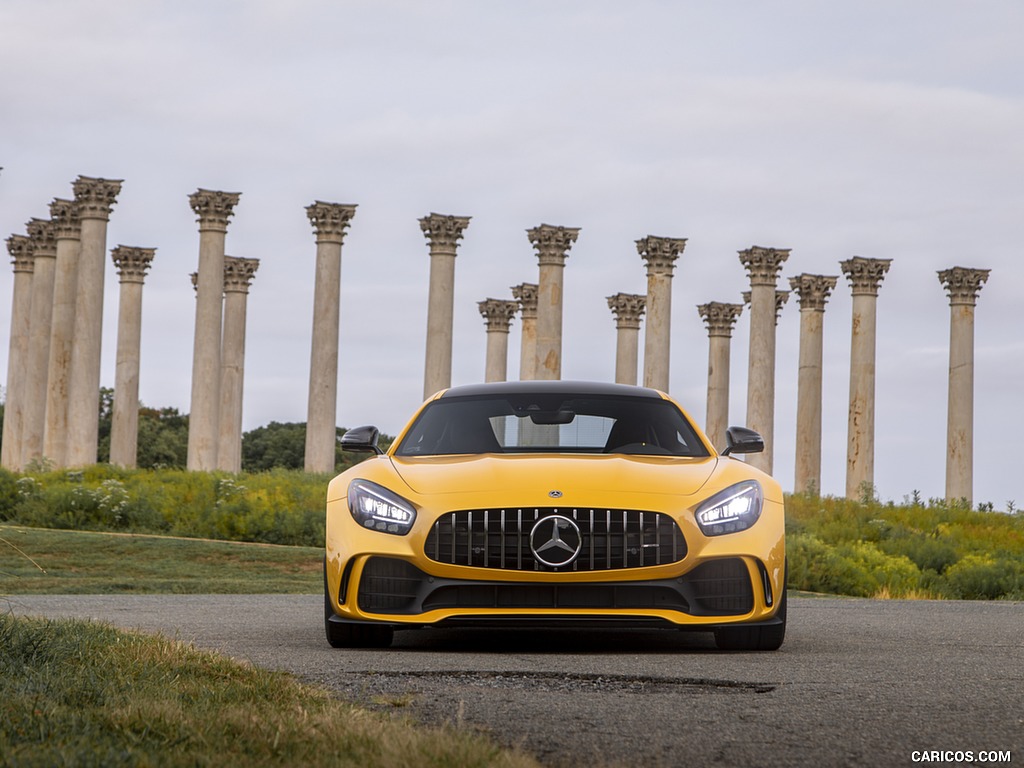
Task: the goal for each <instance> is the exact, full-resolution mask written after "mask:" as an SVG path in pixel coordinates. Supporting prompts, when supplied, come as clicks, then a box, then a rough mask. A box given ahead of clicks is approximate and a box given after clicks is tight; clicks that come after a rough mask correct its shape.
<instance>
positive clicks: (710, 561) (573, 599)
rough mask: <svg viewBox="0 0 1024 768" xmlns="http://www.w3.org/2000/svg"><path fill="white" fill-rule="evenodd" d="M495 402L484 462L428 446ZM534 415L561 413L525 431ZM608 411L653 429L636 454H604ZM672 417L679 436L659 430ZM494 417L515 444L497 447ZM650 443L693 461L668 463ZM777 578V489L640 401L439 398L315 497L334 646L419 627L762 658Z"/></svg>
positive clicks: (781, 543) (504, 393)
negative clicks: (560, 631) (529, 630)
mask: <svg viewBox="0 0 1024 768" xmlns="http://www.w3.org/2000/svg"><path fill="white" fill-rule="evenodd" d="M503 397H507V398H508V401H509V402H510V403H512V405H510V406H509V408H510V409H512V410H514V411H515V415H509V416H504V417H494V416H492V417H490V428H491V429H492V430H493V431H494V432H497V433H498V434H497V437H498V441H497V442H498V443H499V444H502V445H501V447H499V448H498V449H495V448H494V444H492V440H491V437H490V436H489V435H484V438H485V440H486V443H485V447H484V448H482V449H474V448H472V447H467V446H469V444H468V443H465V442H463V443H462V447H461V448H460V447H459V445H458V444H456V445H455V446H454V447H452V448H450V449H445V448H442V447H433V448H432V447H430V446H431V445H436V446H440V445H441V443H442V442H443V435H442V432H444V431H445V430H451V425H450V424H448V423H447V422H446V421H445V418H447V419H449V420H450V419H452V418H456V420H459V419H462V418H463V417H464V416H465V417H466V418H467V419H468V418H469V416H472V414H473V413H474V412H475V411H474V409H476V411H479V412H481V413H484V415H486V414H488V413H491V411H485V410H483V409H485V408H492V410H493V406H491V405H490V403H491V402H492V401H493V402H501V399H502V398H503ZM488 398H490V399H488ZM573 398H575V399H573ZM535 401H536V402H541V403H542V404H543V403H547V404H550V403H556V404H557V405H555V406H551V409H550V410H549V411H543V414H544V415H543V416H541V422H540V423H539V425H535V426H531V425H532V424H534V422H533V421H530V419H534V418H538V416H537V414H538V413H540V412H541V411H540V409H539V408H538V407H537V406H536V405H535V404H534V403H535ZM592 403H597V404H598V405H597V406H592V405H591V404H592ZM442 404H443V408H441V409H440V410H435V411H432V412H430V413H427V414H426V415H425V412H426V411H427V410H428V409H431V408H436V407H438V406H439V405H442ZM623 404H626V406H623ZM623 407H626V410H622V408H623ZM595 408H596V411H600V413H598V414H597V415H593V414H590V410H594V409H595ZM666 408H668V409H674V411H673V410H666ZM631 409H632V410H631ZM638 409H639V410H638ZM606 410H607V412H608V413H613V414H619V415H620V418H619V420H618V422H622V421H624V420H627V419H633V418H634V416H633V415H632V414H634V413H640V414H641V416H636V417H635V419H636V420H638V421H643V420H645V419H647V418H648V416H647V415H646V414H653V415H652V416H651V417H650V418H651V420H652V422H653V426H652V425H648V435H647V437H648V438H649V441H644V440H638V441H637V442H633V443H629V444H627V445H626V446H625V447H622V448H621V450H620V449H619V448H617V447H616V446H615V445H612V443H613V442H615V439H616V438H615V437H614V435H615V430H616V423H618V422H617V421H616V419H614V418H611V417H608V416H606V415H605V411H606ZM576 411H579V414H577V413H576ZM596 411H595V412H596ZM674 412H677V413H678V418H680V419H682V420H684V421H685V424H686V425H688V426H689V427H690V428H692V432H687V431H686V428H685V426H673V427H671V428H666V427H664V424H665V423H667V421H672V423H673V424H675V423H676V422H675V421H674V420H675V419H676V418H677V417H676V416H675V415H674ZM438 413H444V414H449V415H448V416H446V417H445V418H442V417H441V416H437V415H436V414H438ZM622 414H626V415H622ZM664 415H667V416H668V417H669V418H668V419H665V418H663V416H664ZM501 418H504V419H506V420H511V422H514V423H515V424H519V425H520V426H518V427H516V428H515V429H518V435H513V436H512V437H511V438H508V437H507V436H506V435H505V434H504V432H503V430H504V429H505V427H504V426H502V425H503V424H505V422H504V421H501ZM431 419H432V420H433V421H432V422H431ZM499 421H500V424H499ZM428 422H429V423H433V424H434V426H432V427H431V426H430V425H429V423H428ZM528 422H529V423H528ZM496 424H498V426H495V425H496ZM573 424H576V427H574V426H573ZM608 425H611V426H610V427H609V426H608ZM622 426H624V425H623V424H621V423H620V424H619V427H622ZM362 429H364V430H367V431H366V432H365V434H366V435H369V436H372V437H370V438H361V437H360V433H359V432H357V431H356V430H353V431H352V434H351V435H349V437H350V440H348V441H347V442H349V444H350V445H351V446H352V447H355V448H356V449H362V450H369V449H372V448H373V447H374V444H375V442H376V430H374V429H373V428H362ZM574 429H575V430H576V431H577V432H579V433H581V434H582V433H585V432H586V431H587V430H588V429H591V431H592V432H593V434H592V435H589V436H588V435H583V437H581V438H580V437H578V436H577V437H574V438H573V439H576V440H579V441H582V443H583V444H584V445H583V447H582V448H580V447H579V446H577V445H575V444H574V445H573V447H572V448H571V449H563V447H560V445H559V439H560V438H559V437H557V435H558V434H562V435H566V434H569V433H570V432H572V431H573V430H574ZM431 430H433V431H431ZM529 430H533V431H534V432H535V433H538V434H541V437H540V438H539V439H538V438H537V437H536V435H534V437H533V438H529V439H528V438H527V437H526V435H527V432H528V431H529ZM545 430H547V432H546V433H545V432H544V431H545ZM559 430H561V431H560V432H559ZM656 433H661V434H662V437H661V441H662V442H666V441H673V447H672V450H674V451H676V452H677V453H679V452H684V453H690V454H697V455H666V454H664V453H663V452H662V451H663V449H662V448H660V447H658V445H656V443H657V442H658V441H659V437H658V435H657V434H656ZM747 433H748V434H749V435H753V433H749V431H747ZM424 434H425V435H426V437H424V436H423V435H424ZM543 434H547V437H543ZM622 434H625V432H624V431H623V432H622ZM666 434H667V435H669V436H668V437H667V438H666V437H665V436H664V435H666ZM606 435H607V436H606ZM553 436H554V437H553ZM753 437H755V438H756V437H757V436H756V435H753ZM360 440H363V442H362V443H360ZM367 440H369V441H367ZM463 440H465V438H463ZM516 440H519V441H520V442H524V443H529V442H530V441H531V440H532V441H533V442H537V443H539V446H538V447H534V448H531V447H530V446H529V445H526V446H523V445H519V446H512V445H511V442H514V441H516ZM588 440H589V442H587V441H588ZM602 441H604V442H606V443H607V444H606V445H605V444H604V443H602ZM345 442H346V440H344V439H343V444H344V443H345ZM755 442H759V438H757V440H756V441H755ZM506 443H507V444H508V445H505V444H506ZM677 443H678V444H677ZM683 444H685V447H680V445H683ZM737 448H739V446H737ZM381 489H383V490H381ZM737 489H738V490H737ZM731 494H732V495H731ZM736 494H738V495H739V496H736ZM758 496H759V497H760V498H759V499H758V498H757V497H758ZM734 497H736V498H739V497H742V498H739V501H735V500H731V499H734ZM709 500H712V502H711V503H713V504H714V505H717V506H711V507H709ZM719 500H723V501H719ZM754 501H757V503H758V504H759V508H758V509H757V510H756V515H754V511H753V510H752V507H750V505H751V504H752V503H753V502H754ZM730 505H732V506H730ZM737 505H739V506H740V507H742V506H743V505H747V506H748V509H747V510H746V511H744V512H742V513H736V514H742V515H746V517H743V518H742V520H740V522H735V521H734V520H733V518H730V517H729V515H731V514H733V511H734V510H735V509H739V507H737ZM731 510H733V511H731ZM698 512H700V513H701V518H700V519H701V522H698V518H697V513H698ZM410 516H411V517H412V520H411V521H410V520H409V519H408V518H409V517H410ZM357 517H358V519H357ZM736 519H737V520H739V519H740V518H736ZM751 519H752V520H753V522H750V521H751ZM709 526H710V527H709ZM714 526H718V527H717V528H716V527H714ZM743 526H747V527H745V528H743ZM785 571H786V557H785V519H784V505H783V495H782V491H781V488H780V487H779V484H778V483H777V482H775V481H774V480H773V479H772V478H771V477H770V476H768V475H766V474H764V473H763V472H760V471H758V470H757V469H754V468H753V467H751V466H749V465H748V464H746V463H745V462H743V461H740V460H738V459H736V458H734V457H733V456H731V455H729V456H725V455H721V454H719V453H718V452H717V451H716V450H715V447H714V446H712V445H711V443H710V442H709V441H708V438H707V437H706V436H705V435H704V434H703V432H702V431H701V430H699V429H698V428H697V427H695V426H693V420H692V419H690V418H689V416H688V415H687V414H686V412H685V411H684V410H683V409H682V407H680V406H679V405H678V404H677V403H675V402H674V401H673V400H671V398H669V397H668V396H667V395H665V394H664V393H661V392H656V391H654V390H650V389H644V388H640V387H625V386H620V385H608V384H591V383H574V382H516V383H503V384H488V385H474V386H469V387H459V388H455V389H451V390H446V391H444V392H441V393H438V394H437V395H435V396H434V397H433V398H431V399H430V400H428V401H427V402H426V403H425V404H424V405H423V406H422V407H421V408H420V410H419V411H418V412H417V413H416V414H415V415H414V416H413V418H412V420H411V421H410V423H409V425H407V426H406V428H405V429H404V430H403V431H402V433H401V434H400V435H399V436H398V437H397V438H396V439H395V441H394V442H393V444H392V445H391V447H390V448H389V449H388V451H387V452H386V453H383V454H379V455H374V456H372V457H371V458H369V459H367V460H366V461H363V462H362V463H360V464H358V465H356V466H355V467H353V468H351V469H349V470H348V471H346V472H344V473H342V474H340V475H338V476H337V477H336V478H334V479H333V480H332V481H331V483H330V486H329V489H328V494H327V530H326V557H325V567H324V589H325V627H326V632H327V637H328V640H329V641H330V642H331V644H332V645H335V646H351V645H387V644H389V643H390V641H391V637H392V633H393V631H394V630H395V629H402V628H413V627H422V626H461V625H495V624H498V625H501V624H506V625H518V624H539V625H566V624H570V625H572V624H576V625H580V626H584V625H588V626H589V625H592V624H601V625H603V624H608V625H613V626H622V625H625V626H643V627H647V626H659V627H666V628H677V629H696V630H712V631H715V637H716V640H717V642H718V645H719V646H720V647H722V648H730V649H741V650H774V649H775V648H777V647H778V646H779V645H781V643H782V639H783V637H784V633H785Z"/></svg>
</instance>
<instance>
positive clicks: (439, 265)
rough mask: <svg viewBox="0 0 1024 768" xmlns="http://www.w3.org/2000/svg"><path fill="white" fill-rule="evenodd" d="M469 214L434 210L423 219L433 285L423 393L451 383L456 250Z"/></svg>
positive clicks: (427, 394) (421, 227)
mask: <svg viewBox="0 0 1024 768" xmlns="http://www.w3.org/2000/svg"><path fill="white" fill-rule="evenodd" d="M469 218H470V217H469V216H443V215H441V214H439V213H431V214H430V215H429V216H425V217H424V218H422V219H420V229H422V230H423V234H424V235H426V237H427V240H428V241H429V243H430V288H429V291H430V293H429V296H428V299H427V343H426V364H425V366H424V372H423V397H424V398H428V397H430V396H431V395H432V394H434V393H435V392H437V391H438V390H441V389H447V388H448V387H450V386H451V385H452V314H453V310H454V306H455V251H456V248H457V247H458V244H459V240H460V239H462V233H463V231H464V230H465V229H466V227H468V226H469Z"/></svg>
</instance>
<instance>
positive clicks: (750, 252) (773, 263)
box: [739, 245, 792, 288]
mask: <svg viewBox="0 0 1024 768" xmlns="http://www.w3.org/2000/svg"><path fill="white" fill-rule="evenodd" d="M791 250H792V249H791V248H763V247H761V246H760V245H755V246H752V247H750V248H747V249H746V250H745V251H740V252H739V254H740V263H741V264H742V265H743V266H744V268H745V269H746V270H747V274H748V275H749V276H750V285H751V286H754V285H770V286H771V287H772V288H774V287H775V284H776V283H777V282H778V281H779V272H781V271H782V264H783V262H785V261H786V259H788V258H789V253H790V251H791Z"/></svg>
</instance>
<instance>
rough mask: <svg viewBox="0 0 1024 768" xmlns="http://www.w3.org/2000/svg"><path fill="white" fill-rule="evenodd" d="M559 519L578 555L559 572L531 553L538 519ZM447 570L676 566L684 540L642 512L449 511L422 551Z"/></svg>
mask: <svg viewBox="0 0 1024 768" xmlns="http://www.w3.org/2000/svg"><path fill="white" fill-rule="evenodd" d="M551 515H561V516H563V517H568V518H570V519H572V520H574V521H575V522H576V525H577V526H578V527H579V529H580V536H581V539H582V541H581V545H580V552H579V555H578V556H577V558H576V559H575V560H573V562H572V563H571V564H569V565H564V566H561V567H559V568H554V567H551V566H547V565H544V564H543V563H541V562H539V561H538V560H537V559H536V558H535V557H534V555H533V552H532V551H531V549H530V532H531V531H532V530H533V527H534V525H535V524H536V523H537V521H538V520H540V519H541V518H544V517H549V516H551ZM423 551H424V554H425V555H426V556H427V557H428V558H429V559H431V560H433V561H435V562H439V563H445V564H449V565H461V566H470V567H475V568H492V569H501V570H513V571H569V570H571V571H606V570H620V569H624V568H643V567H650V566H654V565H665V564H668V563H675V562H679V561H680V560H682V559H683V558H684V557H686V541H685V539H684V538H683V533H682V531H681V530H680V528H679V526H678V525H677V524H676V522H675V520H673V519H672V517H671V516H669V515H665V514H662V513H659V512H650V511H643V510H628V509H620V510H612V509H605V510H598V509H590V508H583V509H580V508H575V509H565V508H558V507H546V508H536V507H534V508H527V509H526V510H525V511H524V509H523V508H521V507H520V508H505V509H494V510H489V509H476V510H472V509H470V510H462V511H458V512H449V513H446V514H444V515H442V516H441V517H439V518H438V519H437V521H436V522H435V523H434V525H433V526H431V529H430V533H429V534H428V536H427V540H426V542H425V543H424V547H423Z"/></svg>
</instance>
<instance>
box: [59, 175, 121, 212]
mask: <svg viewBox="0 0 1024 768" xmlns="http://www.w3.org/2000/svg"><path fill="white" fill-rule="evenodd" d="M122 183H124V182H123V180H122V179H94V178H92V177H91V176H79V177H78V178H77V179H75V181H74V182H73V183H72V185H71V186H72V188H73V189H74V191H75V202H76V203H77V204H78V215H79V216H80V217H81V218H83V219H103V220H104V221H106V220H107V219H109V218H110V210H111V208H113V206H114V203H115V202H116V201H117V196H118V194H119V193H120V192H121V184H122Z"/></svg>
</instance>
